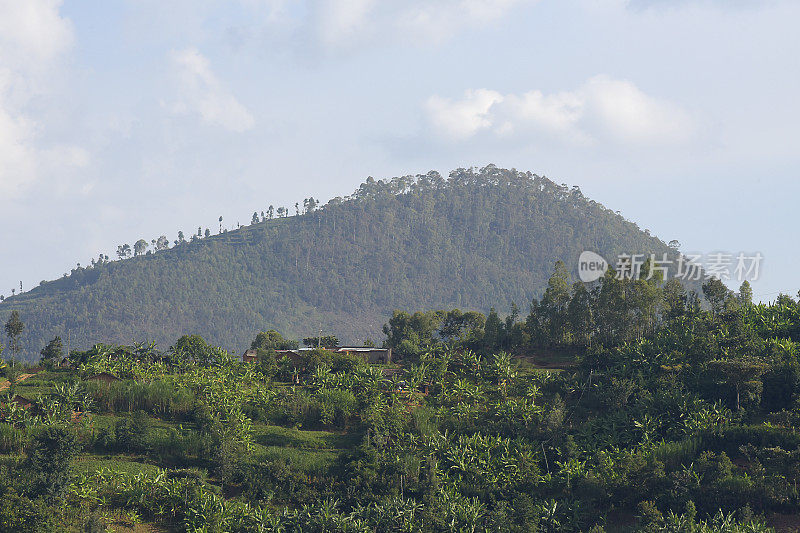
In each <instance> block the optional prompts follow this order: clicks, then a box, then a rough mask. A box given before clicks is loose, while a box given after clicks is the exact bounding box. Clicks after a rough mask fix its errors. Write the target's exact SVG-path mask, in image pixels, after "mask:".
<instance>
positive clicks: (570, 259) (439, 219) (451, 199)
mask: <svg viewBox="0 0 800 533" xmlns="http://www.w3.org/2000/svg"><path fill="white" fill-rule="evenodd" d="M304 211H306V212H304V213H303V214H299V215H297V216H283V217H279V218H266V219H264V220H261V219H260V218H256V220H257V221H256V220H254V223H253V224H251V225H249V226H245V227H242V228H240V229H237V230H232V231H227V232H221V233H220V234H218V235H211V236H207V237H205V238H198V239H196V240H193V241H190V242H184V243H181V244H178V245H175V246H173V247H171V248H169V249H165V250H160V251H157V252H153V253H148V254H143V255H139V256H136V257H132V258H129V259H125V260H121V261H112V262H103V263H100V264H97V265H94V266H91V267H88V268H78V269H75V270H73V271H72V273H71V274H70V275H67V276H65V277H64V278H61V279H58V280H54V281H49V282H44V283H42V284H41V285H40V286H39V287H37V288H35V289H33V290H31V291H29V292H27V293H24V294H20V295H17V296H15V297H13V298H8V299H6V300H5V301H4V302H1V303H0V317H2V318H3V319H5V317H7V316H8V314H9V313H10V311H11V310H12V309H17V310H19V312H20V314H21V317H22V320H23V321H24V322H25V324H26V329H25V333H24V335H23V338H22V344H23V352H22V355H23V357H24V358H27V359H33V358H37V357H38V352H39V350H40V349H41V348H42V347H43V346H44V345H45V344H46V343H47V341H48V340H49V339H51V338H52V337H54V336H55V335H60V336H61V337H62V338H63V339H64V341H65V343H66V342H67V339H69V342H70V346H71V348H73V349H76V348H87V347H88V346H90V345H92V344H94V343H95V342H97V341H98V340H102V341H104V342H118V343H130V342H132V341H134V340H136V341H144V340H153V341H156V342H157V343H158V344H159V345H161V346H162V347H167V346H169V345H170V344H172V343H174V341H175V339H177V338H178V337H179V336H180V335H182V334H184V333H197V334H200V335H202V336H203V337H205V338H207V339H208V341H209V342H210V343H213V344H215V345H220V346H222V347H225V348H228V349H231V350H234V351H237V352H238V351H241V350H243V349H244V348H245V347H246V346H247V345H248V344H249V341H250V340H251V339H252V338H253V336H254V335H255V333H256V332H258V331H262V330H266V329H270V328H274V329H277V330H280V331H282V332H283V333H284V334H286V335H289V336H292V337H303V336H306V335H316V334H317V333H319V331H320V330H323V331H324V332H332V333H336V334H337V335H338V336H339V338H340V339H342V340H344V341H346V342H358V343H360V342H362V341H364V340H365V339H366V338H371V339H373V340H375V341H378V342H379V341H380V339H381V338H382V334H381V327H382V325H383V324H384V323H385V322H386V321H387V320H388V318H389V316H390V315H391V313H392V310H394V309H438V308H453V307H458V308H464V309H473V310H479V311H486V310H488V308H489V306H496V307H498V309H500V310H507V309H508V308H510V306H511V304H512V302H515V303H517V304H518V305H519V306H520V307H522V308H523V309H526V308H527V306H528V304H529V303H530V301H531V299H532V298H533V297H534V296H537V295H539V294H540V293H541V291H542V290H543V288H544V287H545V285H546V283H547V279H548V277H549V275H550V273H551V272H552V269H553V264H554V263H555V262H556V261H557V260H563V261H564V262H565V263H566V264H567V265H568V266H570V267H572V266H573V265H575V264H576V263H577V258H578V255H579V254H580V253H581V252H582V251H583V250H594V251H597V252H599V253H600V254H602V255H603V256H605V257H606V258H612V257H615V256H616V254H617V253H621V252H628V253H633V252H637V253H639V252H641V253H649V252H655V253H662V252H671V250H670V249H669V247H668V246H667V245H666V244H665V243H664V242H663V241H661V240H659V239H657V238H656V237H653V236H651V235H650V234H649V233H648V232H646V231H643V230H641V229H640V228H639V227H638V226H637V225H636V224H634V223H632V222H630V221H627V220H626V219H624V218H623V217H622V216H621V215H619V214H618V213H615V212H614V211H612V210H610V209H608V208H606V207H605V206H603V205H601V204H600V203H598V202H595V201H593V200H590V199H588V198H586V197H585V196H584V195H583V194H582V193H581V191H580V189H579V188H577V187H573V188H568V187H567V186H565V185H558V184H556V183H554V182H553V181H551V180H549V179H547V178H544V177H541V176H537V175H535V174H532V173H530V172H520V171H516V170H506V169H500V168H497V167H495V166H491V165H490V166H488V167H485V168H482V169H458V170H455V171H453V172H451V173H450V176H449V178H447V179H445V178H443V177H442V176H440V175H439V174H438V173H436V172H430V173H428V174H425V175H418V176H404V177H398V178H393V179H391V180H374V179H373V178H369V179H368V180H367V181H366V182H365V183H363V184H362V185H361V186H360V187H359V188H358V190H356V191H355V192H354V193H353V194H352V195H350V196H346V197H337V198H334V199H332V200H330V201H329V202H328V203H327V204H325V205H324V206H321V207H319V208H315V206H313V205H312V206H310V207H309V208H308V209H307V210H304ZM283 214H284V215H286V211H284V212H283ZM573 275H574V272H573ZM6 355H8V354H6Z"/></svg>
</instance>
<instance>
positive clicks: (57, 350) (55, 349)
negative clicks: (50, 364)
mask: <svg viewBox="0 0 800 533" xmlns="http://www.w3.org/2000/svg"><path fill="white" fill-rule="evenodd" d="M39 353H40V354H41V356H42V361H54V360H57V359H61V357H62V356H63V355H64V343H63V342H62V341H61V337H59V336H56V337H55V338H54V339H53V340H51V341H50V342H48V343H47V346H45V347H44V348H42V351H41V352H39Z"/></svg>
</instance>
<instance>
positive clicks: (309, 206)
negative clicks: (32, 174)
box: [303, 196, 318, 213]
mask: <svg viewBox="0 0 800 533" xmlns="http://www.w3.org/2000/svg"><path fill="white" fill-rule="evenodd" d="M317 205H318V202H317V201H316V200H315V199H314V197H313V196H312V197H310V198H306V199H304V200H303V213H311V212H313V211H314V210H315V209H316V208H317Z"/></svg>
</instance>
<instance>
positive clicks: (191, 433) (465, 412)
mask: <svg viewBox="0 0 800 533" xmlns="http://www.w3.org/2000/svg"><path fill="white" fill-rule="evenodd" d="M703 290H704V292H705V293H706V297H707V301H708V305H707V306H706V307H708V308H707V309H706V308H704V307H703V306H701V305H700V304H699V299H698V297H697V296H696V295H695V294H693V293H691V292H690V293H688V294H686V293H684V292H681V291H682V288H679V287H675V286H673V285H671V284H669V283H666V284H664V283H661V282H659V281H658V280H650V281H643V282H640V281H638V280H632V279H616V277H615V276H613V273H612V274H610V275H608V276H606V277H605V278H603V279H601V280H600V281H599V282H597V283H596V284H594V285H592V286H587V287H580V286H576V285H573V284H571V283H570V280H569V275H568V273H567V272H566V271H565V270H564V268H563V266H562V265H556V268H555V271H554V273H553V275H552V276H551V278H550V280H549V281H548V283H547V289H546V290H545V292H544V294H543V297H542V299H541V300H537V301H535V302H534V304H533V305H532V307H531V310H530V313H529V315H528V316H527V317H521V316H519V314H518V312H516V311H514V310H513V308H512V313H511V314H510V315H508V317H506V319H501V318H500V317H499V316H498V315H497V313H490V314H489V315H488V316H484V315H482V314H480V313H475V312H470V313H464V312H462V311H459V310H457V309H455V310H450V311H439V312H416V313H404V312H397V313H395V314H394V316H393V317H392V319H391V320H390V322H389V323H388V324H387V325H386V328H385V329H386V332H387V340H386V343H387V344H389V345H394V346H395V349H396V350H397V352H398V354H402V355H403V356H404V357H402V358H401V359H400V360H399V364H394V365H383V366H377V365H370V364H368V363H366V362H364V361H362V360H360V359H359V358H357V357H355V356H351V355H346V354H345V355H343V354H338V353H335V352H332V351H328V350H325V349H317V350H309V351H308V352H304V353H305V355H304V356H303V357H300V358H295V359H294V360H289V359H288V358H287V357H280V358H278V357H277V355H278V354H276V352H275V350H276V349H279V347H281V346H287V345H295V346H296V344H295V343H294V342H293V341H291V340H288V339H286V338H285V337H283V336H282V335H281V334H279V333H278V332H276V331H269V332H264V333H260V334H258V335H257V336H256V338H255V340H254V341H253V342H252V346H253V349H254V350H256V351H257V352H258V357H257V360H256V361H253V362H239V361H238V360H235V359H234V358H233V357H232V356H230V355H229V354H228V353H227V352H225V351H224V350H222V349H220V348H217V347H214V346H212V345H209V344H208V343H206V342H205V340H204V339H202V338H201V337H198V336H195V335H193V336H184V337H181V338H180V339H179V340H178V341H177V342H176V343H175V345H174V346H173V347H172V348H170V349H169V350H167V351H165V352H162V351H159V350H157V349H156V348H155V346H154V345H153V344H137V345H133V346H122V345H104V344H98V345H96V346H94V347H93V348H92V349H90V350H87V351H73V352H72V353H71V354H70V361H71V364H72V367H71V368H63V369H52V370H42V371H39V372H38V373H35V374H34V375H33V376H32V377H30V378H28V379H26V380H24V381H20V382H18V383H15V384H14V394H18V395H19V396H22V397H24V398H27V399H29V400H31V401H32V405H23V404H20V403H19V402H17V401H15V400H14V397H13V396H12V395H11V394H8V395H5V396H4V397H3V398H2V400H0V531H15V532H16V531H20V532H25V531H53V530H59V531H60V530H66V531H87V530H90V531H104V530H109V528H120V527H131V526H132V525H134V524H137V523H142V522H144V523H146V524H147V526H148V527H157V528H159V529H160V530H166V531H191V532H200V531H203V532H209V531H218V532H223V531H224V532H249V531H297V532H306V531H331V532H333V531H353V532H364V533H366V532H374V531H378V532H390V531H430V532H450V531H520V532H521V531H525V532H527V531H546V532H555V531H594V532H596V533H597V532H601V531H632V532H633V531H638V532H712V531H714V532H716V531H727V532H766V531H772V529H771V528H770V524H775V525H776V526H781V527H784V526H783V525H785V524H787V523H793V522H796V520H797V517H798V516H800V491H798V488H797V487H798V485H797V484H798V481H800V432H798V428H799V427H800V359H798V358H799V357H800V303H798V302H797V301H795V300H794V299H793V298H791V297H788V296H785V295H784V296H781V297H780V298H778V300H777V301H776V302H775V303H774V304H772V305H763V304H753V302H752V300H751V297H750V296H749V287H747V286H743V287H742V290H740V291H739V293H732V292H731V291H728V290H727V289H725V288H724V286H722V284H721V283H719V282H718V281H717V280H713V279H712V280H708V281H707V282H706V283H705V284H704V285H703ZM619 295H625V299H624V300H625V301H624V302H622V303H621V302H620V301H618V300H616V299H615V298H616V297H617V296H619ZM576 300H577V301H576ZM309 344H312V343H311V342H309ZM512 352H513V353H514V354H516V355H512ZM540 355H541V356H540ZM542 361H545V362H548V363H550V364H552V365H556V364H557V365H558V366H560V368H559V371H558V372H555V371H552V370H551V369H549V368H547V367H548V366H550V365H549V364H540V363H541V362H542ZM542 367H544V368H542ZM22 371H23V372H25V370H24V369H23V370H22ZM100 373H107V374H108V375H110V376H114V377H116V378H118V379H115V378H114V377H109V378H108V379H106V380H105V381H92V380H91V379H90V378H91V377H93V376H96V375H98V374H100Z"/></svg>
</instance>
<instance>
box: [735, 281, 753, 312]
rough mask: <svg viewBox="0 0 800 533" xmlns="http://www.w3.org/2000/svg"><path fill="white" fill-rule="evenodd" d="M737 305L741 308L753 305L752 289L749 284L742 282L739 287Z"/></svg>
mask: <svg viewBox="0 0 800 533" xmlns="http://www.w3.org/2000/svg"><path fill="white" fill-rule="evenodd" d="M738 298H739V303H740V304H741V306H742V307H749V306H751V305H753V288H752V287H750V282H749V281H747V280H744V281H743V282H742V285H741V286H740V287H739V294H738Z"/></svg>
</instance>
